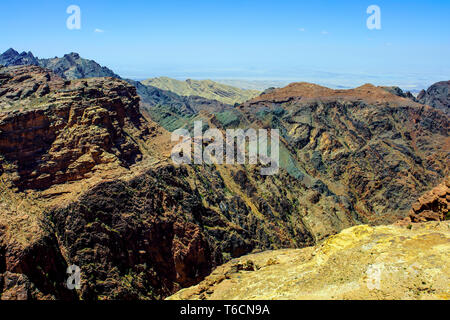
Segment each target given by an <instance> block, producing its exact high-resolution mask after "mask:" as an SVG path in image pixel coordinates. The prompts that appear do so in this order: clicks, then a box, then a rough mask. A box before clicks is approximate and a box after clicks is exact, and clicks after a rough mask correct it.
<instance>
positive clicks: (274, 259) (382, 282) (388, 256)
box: [169, 222, 450, 300]
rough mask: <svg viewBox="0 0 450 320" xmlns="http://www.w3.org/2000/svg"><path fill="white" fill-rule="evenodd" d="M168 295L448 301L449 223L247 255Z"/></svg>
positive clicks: (352, 234)
mask: <svg viewBox="0 0 450 320" xmlns="http://www.w3.org/2000/svg"><path fill="white" fill-rule="evenodd" d="M245 265H247V266H248V265H255V266H257V267H256V268H247V269H245V268H243V267H242V266H245ZM169 299H172V300H177V299H191V300H196V299H210V300H234V299H243V300H246V299H250V300H266V299H267V300H272V299H287V300H290V299H294V300H296V299H377V300H378V299H450V222H429V223H426V224H415V225H414V226H413V227H412V228H411V229H408V228H406V227H400V226H380V227H369V226H357V227H353V228H350V229H347V230H344V231H342V232H341V233H340V234H338V235H335V236H332V237H330V238H328V239H327V240H325V241H324V242H323V243H322V244H320V245H318V246H316V247H309V248H304V249H299V250H279V251H272V252H264V253H260V254H254V255H249V256H245V257H242V258H239V259H235V260H233V261H231V262H229V263H227V264H225V265H223V266H221V267H219V268H217V269H216V270H215V271H214V272H213V273H212V274H211V275H210V276H209V277H207V278H206V279H205V280H204V281H203V282H201V283H200V284H199V285H197V286H194V287H192V288H188V289H184V290H181V291H180V292H178V293H177V294H175V295H173V296H172V297H170V298H169Z"/></svg>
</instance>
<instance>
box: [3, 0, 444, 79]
mask: <svg viewBox="0 0 450 320" xmlns="http://www.w3.org/2000/svg"><path fill="white" fill-rule="evenodd" d="M71 4H75V5H78V6H79V7H80V8H81V13H82V16H81V19H82V20H81V21H82V28H81V30H68V29H67V28H66V19H67V17H68V16H69V15H68V14H67V13H66V9H67V7H68V6H69V5H71ZM372 4H376V5H378V6H379V7H380V8H381V22H382V29H381V30H368V29H367V27H366V20H367V17H368V14H367V13H366V9H367V7H368V6H369V5H372ZM449 16H450V1H449V0H435V1H433V0H430V1H417V0H408V1H406V0H387V1H385V0H370V1H365V0H350V1H344V0H341V1H338V0H335V1H331V0H329V1H321V0H315V1H303V0H295V1H294V0H278V1H267V0H239V1H236V0H226V1H225V0H216V1H215V0H209V1H204V0H195V1H186V0H145V1H144V0H142V1H133V0H129V1H120V2H119V1H106V0H102V1H92V0H91V1H87V0H71V1H62V0H54V1H30V0H22V1H2V4H1V5H0V28H1V30H2V32H1V35H0V51H2V52H3V51H4V50H6V49H8V48H9V47H13V48H15V49H16V50H18V51H23V50H26V51H32V52H33V53H34V54H35V55H37V56H39V57H53V56H61V55H63V54H65V53H68V52H72V51H74V52H78V53H80V55H81V56H83V57H85V58H90V59H94V60H96V61H98V62H99V63H100V64H102V65H106V66H108V67H110V68H111V69H113V70H114V71H116V72H117V73H119V74H120V75H122V76H125V77H135V78H145V77H150V76H159V75H168V76H178V77H183V76H186V77H189V76H192V77H194V78H195V77H209V78H220V77H223V78H226V77H227V78H254V79H292V80H307V81H308V80H309V81H314V80H315V79H316V78H317V79H319V78H324V79H327V77H329V78H330V79H331V78H334V79H338V80H339V79H340V80H342V82H343V83H345V82H346V81H349V79H355V81H359V80H358V79H361V81H365V80H367V79H368V80H370V79H371V78H373V80H374V81H372V82H377V81H384V82H389V81H393V82H401V81H402V80H404V82H405V83H404V84H403V85H404V86H406V85H410V84H411V85H414V84H413V82H414V81H416V82H417V83H422V82H423V83H427V82H431V81H434V80H436V81H437V80H444V79H446V80H448V79H450V62H449V61H450V59H449V57H450V18H449ZM95 29H101V30H103V32H95ZM421 81H422V82H421ZM406 82H407V83H406ZM417 83H416V84H417ZM398 84H401V83H398Z"/></svg>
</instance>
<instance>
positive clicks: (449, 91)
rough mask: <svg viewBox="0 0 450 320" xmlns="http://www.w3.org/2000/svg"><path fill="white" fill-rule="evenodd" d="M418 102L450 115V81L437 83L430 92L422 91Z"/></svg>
mask: <svg viewBox="0 0 450 320" xmlns="http://www.w3.org/2000/svg"><path fill="white" fill-rule="evenodd" d="M417 100H418V101H419V102H420V103H422V104H427V105H429V106H432V107H434V108H437V109H440V110H442V111H444V112H445V113H446V114H450V80H449V81H441V82H437V83H435V84H433V85H432V86H431V87H429V88H428V90H426V91H425V90H422V91H421V92H420V93H419V95H418V96H417Z"/></svg>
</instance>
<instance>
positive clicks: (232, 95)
mask: <svg viewBox="0 0 450 320" xmlns="http://www.w3.org/2000/svg"><path fill="white" fill-rule="evenodd" d="M142 84H144V85H148V86H153V87H156V88H159V89H162V90H166V91H171V92H174V93H176V94H178V95H180V96H188V97H189V96H199V97H203V98H207V99H210V100H217V101H221V102H223V103H226V104H235V103H242V102H245V101H247V100H250V99H251V98H254V97H256V96H258V95H259V94H260V93H261V92H260V91H257V90H244V89H239V88H236V87H232V86H229V85H225V84H221V83H218V82H214V81H211V80H191V79H187V80H186V81H180V80H176V79H171V78H167V77H160V78H152V79H147V80H144V81H142Z"/></svg>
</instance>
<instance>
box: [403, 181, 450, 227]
mask: <svg viewBox="0 0 450 320" xmlns="http://www.w3.org/2000/svg"><path fill="white" fill-rule="evenodd" d="M449 212H450V176H449V177H447V179H445V181H444V182H442V183H441V184H440V185H438V186H437V187H436V188H434V189H433V190H431V191H429V192H427V193H426V194H424V195H423V196H422V197H420V198H419V200H417V202H416V203H414V204H413V206H412V208H411V211H410V213H409V220H410V221H411V222H414V223H418V222H426V221H444V220H449V219H450V215H449Z"/></svg>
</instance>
